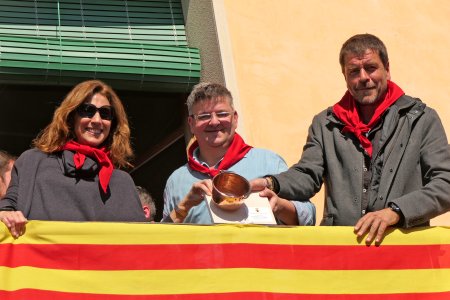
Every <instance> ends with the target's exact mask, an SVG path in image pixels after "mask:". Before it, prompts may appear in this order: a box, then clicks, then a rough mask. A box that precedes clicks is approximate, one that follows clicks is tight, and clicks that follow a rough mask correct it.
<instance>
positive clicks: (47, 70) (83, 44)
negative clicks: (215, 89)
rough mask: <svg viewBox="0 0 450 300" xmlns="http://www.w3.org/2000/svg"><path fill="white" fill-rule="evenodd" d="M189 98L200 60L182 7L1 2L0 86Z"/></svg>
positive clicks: (112, 0)
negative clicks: (99, 88)
mask: <svg viewBox="0 0 450 300" xmlns="http://www.w3.org/2000/svg"><path fill="white" fill-rule="evenodd" d="M88 78H98V79H103V80H105V81H107V82H108V83H110V84H112V85H113V86H114V87H119V86H120V87H123V88H128V89H144V90H161V91H166V90H170V91H177V92H178V91H188V90H189V89H190V88H191V87H192V85H194V84H195V83H197V82H198V81H199V78H200V55H199V52H198V50H197V49H194V48H189V47H187V41H186V35H185V30H184V20H183V15H182V10H181V3H180V1H179V0H178V1H175V0H172V1H170V0H164V1H163V0H161V1H156V0H154V1H151V0H147V1H118V0H101V1H93V0H91V1H89V0H88V1H87V0H79V1H75V0H72V1H70V0H60V1H0V81H2V82H14V83H32V84H63V85H72V84H75V83H77V82H80V81H82V80H85V79H88Z"/></svg>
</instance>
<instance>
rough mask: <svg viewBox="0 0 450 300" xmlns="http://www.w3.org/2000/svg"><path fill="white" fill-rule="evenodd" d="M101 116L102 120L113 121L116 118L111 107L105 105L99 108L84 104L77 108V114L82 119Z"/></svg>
mask: <svg viewBox="0 0 450 300" xmlns="http://www.w3.org/2000/svg"><path fill="white" fill-rule="evenodd" d="M97 112H98V113H99V114H100V118H102V119H103V120H108V121H111V120H112V119H113V118H114V112H113V109H112V107H111V106H109V105H105V106H102V107H97V106H95V105H93V104H89V103H83V104H81V105H80V106H78V107H77V113H78V115H79V116H80V117H82V118H89V119H91V118H93V117H94V116H95V114H96V113H97Z"/></svg>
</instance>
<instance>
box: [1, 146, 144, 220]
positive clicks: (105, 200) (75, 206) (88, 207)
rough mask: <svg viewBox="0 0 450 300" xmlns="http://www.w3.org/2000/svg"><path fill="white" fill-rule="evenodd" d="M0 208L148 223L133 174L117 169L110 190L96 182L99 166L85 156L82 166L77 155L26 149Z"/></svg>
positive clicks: (31, 214) (35, 215) (43, 216)
mask: <svg viewBox="0 0 450 300" xmlns="http://www.w3.org/2000/svg"><path fill="white" fill-rule="evenodd" d="M0 210H19V211H21V212H22V213H23V214H24V216H25V217H26V218H28V219H30V220H53V221H121V222H144V221H145V220H146V219H145V216H144V211H143V209H142V206H141V203H140V200H139V197H138V194H137V191H136V188H135V185H134V182H133V180H132V179H131V177H130V175H128V174H127V173H126V172H124V171H121V170H117V169H115V170H114V171H113V173H112V176H111V180H110V182H109V190H108V193H107V194H104V193H103V192H101V188H100V186H99V183H98V165H97V163H96V162H95V161H94V160H92V159H90V158H89V157H86V161H85V163H84V165H83V167H82V168H81V169H80V170H76V169H75V166H74V163H73V153H72V152H71V151H67V150H65V151H62V152H57V153H55V154H45V153H43V152H41V151H40V150H38V149H31V150H28V151H25V152H24V153H23V154H22V155H21V156H20V157H19V158H18V159H17V161H16V162H15V164H14V168H13V171H12V173H11V183H10V186H9V188H8V191H7V193H6V196H5V198H4V199H3V200H1V201H0Z"/></svg>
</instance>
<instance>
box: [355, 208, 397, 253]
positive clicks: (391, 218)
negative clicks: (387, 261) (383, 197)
mask: <svg viewBox="0 0 450 300" xmlns="http://www.w3.org/2000/svg"><path fill="white" fill-rule="evenodd" d="M398 221H400V216H399V215H398V214H397V213H396V212H394V211H392V210H391V209H390V208H385V209H382V210H378V211H374V212H370V213H368V214H366V215H365V216H363V217H362V218H361V219H359V221H358V223H356V225H355V228H354V231H355V233H356V235H357V236H358V237H362V236H363V235H364V234H366V233H367V238H366V244H367V245H370V244H371V243H372V241H373V239H374V238H375V244H377V245H379V244H380V243H381V241H382V240H383V237H384V232H385V231H386V229H387V228H388V227H389V226H392V225H395V224H397V223H398Z"/></svg>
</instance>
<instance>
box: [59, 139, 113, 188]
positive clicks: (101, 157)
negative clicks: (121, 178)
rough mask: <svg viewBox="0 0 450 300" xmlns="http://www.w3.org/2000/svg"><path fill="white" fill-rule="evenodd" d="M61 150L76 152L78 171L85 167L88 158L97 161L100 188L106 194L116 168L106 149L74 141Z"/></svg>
mask: <svg viewBox="0 0 450 300" xmlns="http://www.w3.org/2000/svg"><path fill="white" fill-rule="evenodd" d="M61 150H71V151H75V155H74V156H73V162H74V164H75V168H76V169H80V168H81V167H82V166H83V164H84V161H85V159H86V156H89V157H90V158H92V159H94V160H96V161H97V163H98V164H99V165H100V172H99V173H98V178H99V181H100V186H101V187H102V190H103V192H105V193H106V191H107V189H108V184H109V180H110V179H111V175H112V172H113V170H114V167H113V164H112V162H111V159H110V158H109V152H107V151H106V149H105V148H104V147H103V148H100V149H98V148H94V147H91V146H88V145H82V144H78V143H77V142H74V141H68V142H67V143H66V144H65V145H64V146H62V147H61Z"/></svg>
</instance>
